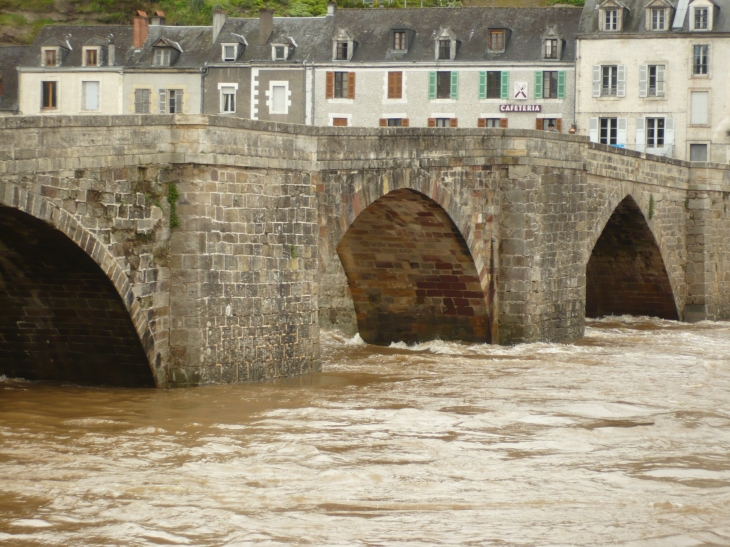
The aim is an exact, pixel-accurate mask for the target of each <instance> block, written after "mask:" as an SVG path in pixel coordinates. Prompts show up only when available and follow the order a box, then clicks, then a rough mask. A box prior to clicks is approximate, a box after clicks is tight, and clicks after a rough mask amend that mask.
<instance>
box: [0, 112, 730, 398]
mask: <svg viewBox="0 0 730 547" xmlns="http://www.w3.org/2000/svg"><path fill="white" fill-rule="evenodd" d="M729 196H730V170H728V167H727V166H721V165H714V164H689V163H684V162H680V161H673V160H666V159H664V158H659V157H653V156H646V155H644V154H639V153H636V152H631V151H626V150H618V149H614V148H611V147H607V146H602V145H596V144H591V143H589V142H588V141H587V139H585V138H583V137H577V136H569V135H561V134H549V133H543V132H536V131H522V130H509V129H507V130H504V129H415V128H402V129H401V128H398V129H379V130H371V129H354V128H314V127H304V126H292V125H281V124H271V123H265V122H253V121H248V120H240V119H232V118H223V117H206V116H174V117H173V116H119V117H89V116H84V117H50V116H49V117H20V118H16V117H9V118H0V374H6V375H12V376H22V377H25V378H30V379H51V380H68V381H74V382H81V383H107V384H115V385H135V386H136V385H156V386H160V387H168V386H183V385H195V384H201V383H217V382H241V381H247V380H258V379H264V378H273V377H277V376H286V375H295V374H303V373H306V372H309V371H316V370H319V368H320V364H319V329H320V327H329V326H336V327H339V328H341V329H344V330H346V331H350V332H355V331H359V332H360V334H361V336H362V337H363V338H364V339H365V340H366V341H368V342H371V343H376V344H388V343H390V342H391V341H394V340H404V341H407V342H416V341H425V340H429V339H433V338H436V337H440V338H442V339H459V340H465V341H468V342H484V343H499V344H514V343H519V342H533V341H564V340H571V339H574V338H578V337H580V336H582V334H583V331H584V323H585V318H586V316H587V317H596V316H602V315H607V314H617V315H618V314H639V315H654V316H659V317H664V318H670V319H680V320H684V321H695V320H701V319H727V318H729V317H730V215H728V212H727V207H728V201H730V198H729Z"/></svg>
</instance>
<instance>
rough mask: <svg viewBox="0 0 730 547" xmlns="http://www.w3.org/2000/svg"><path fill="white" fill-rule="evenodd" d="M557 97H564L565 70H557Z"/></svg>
mask: <svg viewBox="0 0 730 547" xmlns="http://www.w3.org/2000/svg"><path fill="white" fill-rule="evenodd" d="M558 99H565V71H564V70H561V71H560V72H558Z"/></svg>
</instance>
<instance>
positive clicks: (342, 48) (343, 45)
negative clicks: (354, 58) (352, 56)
mask: <svg viewBox="0 0 730 547" xmlns="http://www.w3.org/2000/svg"><path fill="white" fill-rule="evenodd" d="M336 59H337V60H338V61H347V59H348V57H347V42H337V56H336Z"/></svg>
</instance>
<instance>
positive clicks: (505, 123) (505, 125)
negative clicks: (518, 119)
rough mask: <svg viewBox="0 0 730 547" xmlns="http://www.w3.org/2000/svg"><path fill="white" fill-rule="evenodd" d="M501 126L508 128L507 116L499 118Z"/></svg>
mask: <svg viewBox="0 0 730 547" xmlns="http://www.w3.org/2000/svg"><path fill="white" fill-rule="evenodd" d="M499 127H501V128H503V129H506V128H507V118H500V119H499Z"/></svg>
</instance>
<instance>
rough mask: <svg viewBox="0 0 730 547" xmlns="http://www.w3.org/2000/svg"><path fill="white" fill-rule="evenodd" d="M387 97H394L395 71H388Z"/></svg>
mask: <svg viewBox="0 0 730 547" xmlns="http://www.w3.org/2000/svg"><path fill="white" fill-rule="evenodd" d="M388 98H389V99H395V98H396V96H395V72H388Z"/></svg>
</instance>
